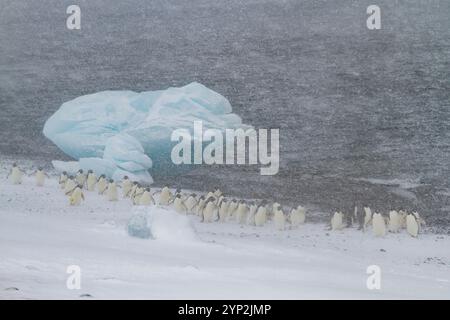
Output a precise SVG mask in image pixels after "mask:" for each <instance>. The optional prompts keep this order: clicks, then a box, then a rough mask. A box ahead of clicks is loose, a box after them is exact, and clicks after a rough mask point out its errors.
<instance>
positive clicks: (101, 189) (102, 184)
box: [97, 174, 108, 194]
mask: <svg viewBox="0 0 450 320" xmlns="http://www.w3.org/2000/svg"><path fill="white" fill-rule="evenodd" d="M107 188H108V181H107V180H106V176H105V175H104V174H102V175H101V176H100V178H98V181H97V190H98V194H104V193H105V191H106V189H107Z"/></svg>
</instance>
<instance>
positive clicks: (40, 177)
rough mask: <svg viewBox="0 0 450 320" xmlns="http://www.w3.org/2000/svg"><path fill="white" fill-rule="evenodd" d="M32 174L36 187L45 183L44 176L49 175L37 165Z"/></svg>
mask: <svg viewBox="0 0 450 320" xmlns="http://www.w3.org/2000/svg"><path fill="white" fill-rule="evenodd" d="M34 176H35V178H36V185H37V186H38V187H42V186H43V185H44V183H45V178H48V177H49V176H48V175H47V174H46V173H45V171H44V169H43V168H42V167H39V168H38V169H37V170H36V172H35V173H34Z"/></svg>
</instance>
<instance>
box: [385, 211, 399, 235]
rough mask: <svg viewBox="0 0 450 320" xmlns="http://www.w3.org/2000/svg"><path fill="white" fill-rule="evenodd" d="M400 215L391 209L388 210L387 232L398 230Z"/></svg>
mask: <svg viewBox="0 0 450 320" xmlns="http://www.w3.org/2000/svg"><path fill="white" fill-rule="evenodd" d="M400 227H401V226H400V215H399V214H398V212H397V211H395V210H391V211H390V212H389V223H388V230H389V232H393V233H397V232H399V231H400Z"/></svg>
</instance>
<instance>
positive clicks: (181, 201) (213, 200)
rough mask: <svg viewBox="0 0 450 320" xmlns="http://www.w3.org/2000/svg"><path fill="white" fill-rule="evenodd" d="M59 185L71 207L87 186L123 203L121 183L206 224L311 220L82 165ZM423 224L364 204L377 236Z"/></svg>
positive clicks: (337, 225) (337, 224) (39, 179)
mask: <svg viewBox="0 0 450 320" xmlns="http://www.w3.org/2000/svg"><path fill="white" fill-rule="evenodd" d="M23 174H24V173H23V172H22V171H21V170H20V168H19V167H18V166H17V164H13V167H12V169H11V172H10V174H9V176H8V177H9V179H10V181H11V182H12V183H13V184H20V183H21V182H22V176H23ZM46 177H48V175H47V174H46V173H45V172H44V170H43V169H42V168H38V170H37V171H36V172H35V179H36V185H37V186H43V185H44V182H45V178H46ZM59 185H60V187H61V189H63V190H64V194H65V195H66V196H68V198H69V203H70V205H79V204H80V203H81V202H82V200H84V194H83V191H82V190H83V189H86V190H88V191H95V189H97V191H98V193H99V194H102V195H106V197H107V199H108V200H109V201H118V200H119V195H118V187H121V188H122V194H123V197H124V198H130V199H131V200H132V202H133V204H134V205H141V206H149V205H156V204H157V203H156V201H155V199H154V196H155V195H156V194H157V193H159V198H158V204H159V205H160V206H169V205H171V206H173V208H174V210H175V211H176V212H178V213H180V214H186V215H187V214H194V215H198V216H200V217H201V221H202V222H206V223H208V222H215V221H220V222H226V221H232V220H234V221H236V222H237V223H239V224H247V225H253V226H263V225H265V224H266V222H267V221H269V220H273V222H274V225H275V227H276V229H278V230H284V229H286V227H287V226H288V225H289V224H290V226H291V227H296V226H299V225H301V224H304V223H305V220H306V209H305V208H304V207H302V206H298V207H296V208H293V209H291V211H290V213H289V215H286V214H285V213H284V212H283V209H282V207H281V205H280V204H279V203H277V202H275V203H273V204H272V205H271V206H270V205H269V204H268V203H267V201H265V200H262V201H261V202H260V203H259V204H256V202H255V201H248V202H247V201H245V200H236V199H231V200H230V199H227V198H225V197H224V196H223V194H222V191H220V190H219V188H215V190H214V191H212V192H208V193H207V194H206V195H201V196H197V195H196V194H195V193H192V194H190V195H185V194H182V192H181V190H179V189H177V190H176V191H175V194H172V192H171V191H170V189H169V188H168V187H167V186H166V187H164V188H162V189H161V190H160V191H158V192H154V193H152V192H151V189H150V188H149V187H145V186H142V185H141V184H139V183H138V182H135V181H131V180H130V179H129V178H128V177H127V176H124V177H123V180H122V181H121V185H120V186H118V185H117V184H116V182H115V181H114V180H113V179H107V178H106V176H105V175H100V176H99V177H97V176H96V174H95V173H94V172H93V171H92V170H89V171H88V172H87V174H86V173H84V171H83V170H81V169H80V170H79V171H78V172H77V174H76V175H75V176H69V175H68V174H67V173H66V172H63V173H62V174H61V175H60V177H59ZM357 216H358V215H357V208H356V207H355V212H354V214H353V216H351V219H350V220H351V221H353V220H354V219H357ZM347 218H348V216H346V215H344V214H343V213H342V212H340V211H338V212H335V213H334V215H333V216H332V218H331V230H342V229H344V228H345V227H346V226H347V225H348V223H347V222H346V221H347V220H348V219H347ZM350 223H351V222H350ZM424 224H425V222H424V220H423V219H422V218H421V217H420V216H419V214H418V213H417V212H413V213H409V214H408V213H407V212H406V211H403V210H400V211H398V212H397V211H395V210H393V211H390V212H389V217H383V216H382V215H381V214H380V213H373V214H372V211H371V209H370V208H369V207H364V215H363V221H361V225H362V229H363V230H367V228H368V227H369V226H370V225H372V229H373V232H374V234H375V236H385V235H386V233H387V231H389V232H393V233H397V232H400V230H401V229H406V231H407V232H408V233H409V234H410V235H411V236H413V237H417V236H418V234H419V231H420V229H421V227H422V225H424Z"/></svg>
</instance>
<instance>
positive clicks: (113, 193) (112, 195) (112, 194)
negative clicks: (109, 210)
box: [106, 179, 119, 201]
mask: <svg viewBox="0 0 450 320" xmlns="http://www.w3.org/2000/svg"><path fill="white" fill-rule="evenodd" d="M106 196H107V197H108V200H109V201H117V200H119V199H118V197H117V185H116V183H115V182H114V180H113V179H110V180H109V184H108V189H107V190H106Z"/></svg>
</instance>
